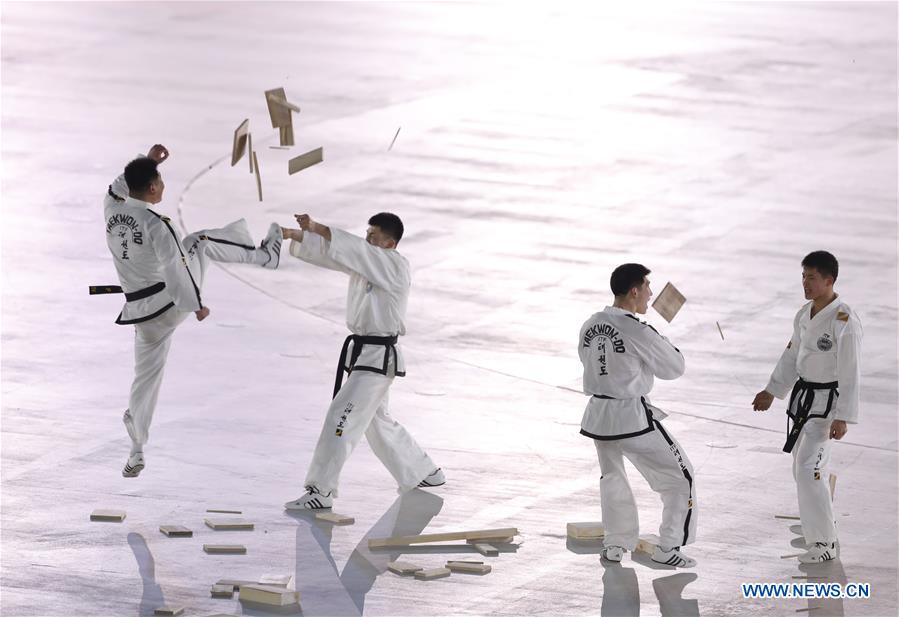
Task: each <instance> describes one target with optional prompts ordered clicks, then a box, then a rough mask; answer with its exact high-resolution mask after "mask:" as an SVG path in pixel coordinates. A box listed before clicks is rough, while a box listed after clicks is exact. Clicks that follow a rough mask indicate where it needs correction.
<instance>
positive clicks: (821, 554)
mask: <svg viewBox="0 0 899 617" xmlns="http://www.w3.org/2000/svg"><path fill="white" fill-rule="evenodd" d="M838 556H839V552H838V550H837V544H836V542H831V543H830V544H828V543H826V542H815V545H814V546H813V547H811V548H810V549H808V551H806V552H805V553H804V554H802V555H800V556H799V562H800V563H821V562H822V561H831V560H833V559H836V558H837V557H838Z"/></svg>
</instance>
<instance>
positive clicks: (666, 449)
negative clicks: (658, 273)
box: [578, 264, 696, 568]
mask: <svg viewBox="0 0 899 617" xmlns="http://www.w3.org/2000/svg"><path fill="white" fill-rule="evenodd" d="M647 274H649V270H648V269H647V268H646V267H644V266H642V265H640V264H624V265H622V266H619V267H617V268H615V271H614V272H612V278H611V287H612V293H613V294H614V295H615V302H614V304H613V305H612V306H607V307H606V308H605V309H604V310H603V311H601V312H599V313H596V314H594V315H593V316H592V317H590V319H588V320H587V321H586V322H585V323H584V325H583V326H582V327H581V331H580V336H579V338H578V354H579V356H580V359H581V362H582V363H583V365H584V393H586V394H590V395H592V396H591V397H590V401H589V402H588V403H587V408H586V410H585V411H584V417H583V420H582V421H581V434H582V435H586V436H587V437H591V438H592V439H593V440H594V441H593V443H594V444H595V445H596V452H597V455H598V456H599V468H600V471H601V472H602V476H601V477H600V479H599V492H600V502H601V507H602V521H603V525H604V526H605V538H604V540H603V544H604V547H603V550H602V556H603V557H605V558H606V559H608V560H609V561H621V558H622V557H623V555H624V552H625V550H630V551H633V550H634V548H636V546H637V541H638V540H639V534H640V523H639V519H638V515H637V504H636V502H635V501H634V494H633V492H632V491H631V487H630V484H629V483H628V479H627V473H626V471H625V468H624V457H626V458H627V459H628V460H629V461H630V462H631V463H632V464H633V465H634V467H636V468H637V471H639V472H640V473H641V474H642V475H643V477H644V478H646V481H647V482H649V486H650V487H651V488H652V490H653V491H655V492H656V493H658V494H659V495H660V496H661V498H662V524H661V526H660V527H659V539H660V542H659V546H658V547H656V549H655V551H654V552H653V555H652V560H653V561H655V562H658V563H661V564H665V565H669V566H675V567H679V568H689V567H692V566H694V565H696V561H695V560H693V559H691V558H690V557H687V556H686V555H685V554H684V553H683V552H681V546H683V545H685V544H689V543H691V542H693V541H694V540H695V539H696V486H695V484H694V480H693V466H692V465H691V464H690V461H689V459H687V455H686V453H685V452H684V450H683V448H681V446H680V444H678V443H677V441H676V440H675V439H674V437H672V436H671V435H670V434H669V433H668V431H667V430H666V429H665V428H664V427H663V426H662V423H661V420H662V419H663V418H665V417H666V415H667V414H665V412H663V411H662V410H660V409H659V408H657V407H654V406H653V405H651V404H650V403H649V399H648V395H649V392H650V390H652V384H653V378H654V377H658V378H659V379H676V378H678V377H680V376H681V375H683V374H684V367H685V365H684V357H683V355H681V353H680V351H679V350H678V349H677V348H676V347H675V346H674V345H672V344H671V343H670V342H669V341H668V339H667V338H665V337H664V336H662V335H661V334H659V333H658V332H657V331H656V330H655V328H653V327H652V326H650V325H648V324H646V323H645V322H642V321H640V320H639V319H637V317H636V315H635V313H640V314H641V315H642V314H645V313H646V310H647V308H648V306H649V299H650V298H651V297H652V290H651V289H650V288H649V279H647V278H646V275H647Z"/></svg>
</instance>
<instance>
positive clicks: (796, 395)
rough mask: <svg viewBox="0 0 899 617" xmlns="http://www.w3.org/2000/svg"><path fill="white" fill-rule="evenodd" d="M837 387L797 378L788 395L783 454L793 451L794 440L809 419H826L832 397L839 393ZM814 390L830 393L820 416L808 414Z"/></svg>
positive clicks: (834, 382) (833, 384)
mask: <svg viewBox="0 0 899 617" xmlns="http://www.w3.org/2000/svg"><path fill="white" fill-rule="evenodd" d="M839 385H840V384H839V382H837V381H829V382H827V383H818V382H814V381H806V380H804V379H803V378H802V377H800V378H799V380H798V381H797V382H796V384H795V385H794V386H793V391H792V392H791V393H790V404H789V406H788V407H787V441H786V443H784V447H783V451H784V452H792V451H793V446H795V445H796V440H797V439H799V434H800V433H801V432H802V428H803V427H804V426H805V423H806V422H808V421H809V419H810V418H826V417H827V414H829V413H830V410H831V408H832V407H833V400H834V397H835V396H838V395H839V392H838V391H837V388H838V387H839ZM816 390H829V391H830V393H829V394H828V397H827V408H826V409H825V410H824V413H822V414H819V415H815V416H810V415H809V413H810V412H811V409H812V405H813V404H814V403H815V391H816ZM794 402H795V403H796V406H795V409H794V407H793V403H794ZM790 420H792V421H793V422H792V426H791V425H790Z"/></svg>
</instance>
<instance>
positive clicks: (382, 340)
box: [331, 334, 397, 398]
mask: <svg viewBox="0 0 899 617" xmlns="http://www.w3.org/2000/svg"><path fill="white" fill-rule="evenodd" d="M396 341H397V336H396V335H393V336H362V335H359V334H351V335H349V336H348V337H346V340H344V341H343V348H342V349H341V350H340V360H338V361H337V377H335V378H334V394H333V396H332V397H331V398H334V397H336V396H337V393H338V392H340V386H342V385H343V374H344V373H351V372H353V367H354V366H355V365H356V360H358V359H359V354H361V353H362V347H363V346H364V345H381V346H383V347H386V348H387V351H393V359H394V363H396V362H397V356H396V347H395V345H396ZM351 342H352V343H353V353H352V354H350V362H349V367H347V361H346V360H347V354H348V353H349V349H350V343H351ZM387 361H388V356H387V354H386V353H385V354H384V368H383V374H384V375H386V374H387ZM378 372H382V371H378Z"/></svg>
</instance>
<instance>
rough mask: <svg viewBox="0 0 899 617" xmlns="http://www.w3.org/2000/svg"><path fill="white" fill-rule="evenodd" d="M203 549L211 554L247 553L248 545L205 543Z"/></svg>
mask: <svg viewBox="0 0 899 617" xmlns="http://www.w3.org/2000/svg"><path fill="white" fill-rule="evenodd" d="M203 550H204V551H205V552H207V553H209V554H210V555H246V554H247V547H246V546H244V545H243V544H204V545H203Z"/></svg>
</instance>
